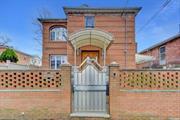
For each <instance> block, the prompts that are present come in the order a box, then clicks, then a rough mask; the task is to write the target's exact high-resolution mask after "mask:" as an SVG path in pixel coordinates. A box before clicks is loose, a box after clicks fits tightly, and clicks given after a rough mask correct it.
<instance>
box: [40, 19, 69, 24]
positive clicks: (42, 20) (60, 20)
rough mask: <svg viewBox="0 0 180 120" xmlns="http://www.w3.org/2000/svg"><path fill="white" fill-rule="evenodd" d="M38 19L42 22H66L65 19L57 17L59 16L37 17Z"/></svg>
mask: <svg viewBox="0 0 180 120" xmlns="http://www.w3.org/2000/svg"><path fill="white" fill-rule="evenodd" d="M38 21H39V22H41V23H44V22H67V19H66V18H64V19H59V18H38Z"/></svg>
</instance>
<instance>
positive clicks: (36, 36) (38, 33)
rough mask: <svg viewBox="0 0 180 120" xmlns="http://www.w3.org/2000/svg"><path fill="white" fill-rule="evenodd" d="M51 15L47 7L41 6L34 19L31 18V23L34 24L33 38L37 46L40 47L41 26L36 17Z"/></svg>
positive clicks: (48, 16) (41, 17) (42, 17)
mask: <svg viewBox="0 0 180 120" xmlns="http://www.w3.org/2000/svg"><path fill="white" fill-rule="evenodd" d="M50 17H51V12H50V11H49V10H48V9H47V8H41V9H39V10H38V15H37V17H36V18H35V19H33V22H32V23H33V25H34V26H35V30H34V40H35V42H36V43H37V45H38V47H36V49H37V48H40V49H41V47H42V32H43V26H42V24H41V23H40V21H39V20H38V19H45V18H50Z"/></svg>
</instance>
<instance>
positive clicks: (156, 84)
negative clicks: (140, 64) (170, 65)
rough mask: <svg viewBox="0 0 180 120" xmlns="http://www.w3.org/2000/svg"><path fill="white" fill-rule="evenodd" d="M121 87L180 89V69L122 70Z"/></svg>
mask: <svg viewBox="0 0 180 120" xmlns="http://www.w3.org/2000/svg"><path fill="white" fill-rule="evenodd" d="M119 85H120V88H135V89H180V71H120V72H119Z"/></svg>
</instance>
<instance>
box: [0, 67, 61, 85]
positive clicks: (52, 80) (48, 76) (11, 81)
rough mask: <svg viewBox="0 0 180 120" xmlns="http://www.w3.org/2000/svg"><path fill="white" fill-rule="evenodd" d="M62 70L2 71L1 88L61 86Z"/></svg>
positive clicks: (0, 73)
mask: <svg viewBox="0 0 180 120" xmlns="http://www.w3.org/2000/svg"><path fill="white" fill-rule="evenodd" d="M61 86H62V75H61V72H60V71H41V70H39V71H18V72H17V71H0V89H6V88H38V89H40V88H60V87H61Z"/></svg>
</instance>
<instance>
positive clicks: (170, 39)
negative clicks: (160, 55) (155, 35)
mask: <svg viewBox="0 0 180 120" xmlns="http://www.w3.org/2000/svg"><path fill="white" fill-rule="evenodd" d="M177 38H180V33H178V34H176V35H174V36H172V37H170V38H168V39H165V40H163V41H161V42H159V43H157V44H154V45H152V46H151V47H148V48H146V49H144V50H142V51H140V52H138V53H139V54H142V53H144V52H147V51H149V50H152V49H153V48H156V47H159V46H161V45H163V44H166V43H168V42H170V41H172V40H174V39H177Z"/></svg>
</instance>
